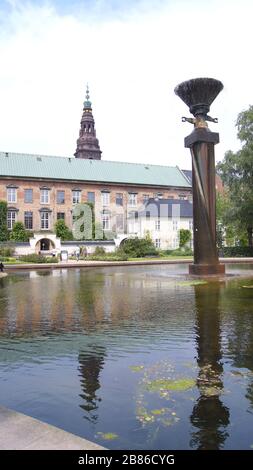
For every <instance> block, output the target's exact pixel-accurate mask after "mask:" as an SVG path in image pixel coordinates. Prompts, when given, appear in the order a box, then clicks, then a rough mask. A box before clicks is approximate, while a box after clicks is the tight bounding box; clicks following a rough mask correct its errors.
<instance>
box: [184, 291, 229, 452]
mask: <svg viewBox="0 0 253 470" xmlns="http://www.w3.org/2000/svg"><path fill="white" fill-rule="evenodd" d="M219 291H220V285H219V284H218V283H213V285H211V286H209V287H208V288H206V286H195V302H196V333H197V334H196V343H197V353H198V357H197V362H198V366H199V375H198V379H197V385H198V388H199V392H200V397H199V399H198V401H197V403H196V404H195V406H194V408H193V411H192V415H191V423H192V424H193V426H194V428H197V429H196V430H194V431H193V432H192V440H191V446H192V447H194V448H197V449H220V448H222V447H223V445H224V442H225V440H226V438H227V436H228V433H227V431H226V427H227V425H228V424H229V410H228V408H227V407H226V406H225V405H224V404H223V403H222V401H221V398H220V394H221V392H222V389H223V383H222V372H223V367H222V362H221V359H222V354H221V337H220V311H219V296H220V292H219Z"/></svg>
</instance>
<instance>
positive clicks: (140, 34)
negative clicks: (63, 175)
mask: <svg viewBox="0 0 253 470" xmlns="http://www.w3.org/2000/svg"><path fill="white" fill-rule="evenodd" d="M252 18H253V2H252V0H240V2H238V0H207V1H206V0H202V1H199V0H188V1H187V0H122V1H120V0H72V1H71V0H68V1H67V0H65V1H64V0H47V1H44V0H34V1H26V0H0V150H1V151H8V152H19V153H36V154H44V155H59V156H61V155H62V156H73V154H74V152H75V149H76V139H77V137H78V133H79V127H80V120H81V115H82V105H83V101H84V99H85V89H86V83H89V87H90V96H91V101H92V107H93V115H94V118H95V123H96V130H97V137H98V139H99V142H100V147H101V150H102V152H103V154H102V158H103V159H105V160H116V161H128V162H136V163H150V164H152V163H153V164H161V165H178V166H179V167H181V168H186V169H187V168H188V169H189V168H190V166H191V158H190V152H189V149H185V148H184V137H185V136H186V135H188V134H189V133H190V132H191V131H192V125H191V124H189V123H183V122H181V117H182V116H190V113H189V110H188V109H187V106H186V105H185V104H184V103H183V102H182V101H181V100H180V99H179V98H178V97H177V96H176V95H175V94H174V88H175V86H176V85H177V84H178V83H180V82H182V81H184V80H188V79H190V78H196V77H212V78H217V79H219V80H221V81H222V82H223V84H224V90H223V91H222V92H221V93H220V95H219V96H218V97H217V98H216V100H215V102H214V103H213V105H212V107H211V111H210V115H211V116H213V117H218V119H219V122H218V124H213V123H210V125H209V127H210V128H211V130H213V131H216V132H219V133H220V144H218V145H217V146H216V160H217V161H219V160H221V159H222V158H223V156H224V153H225V152H226V151H227V150H229V149H231V150H238V149H239V148H240V142H239V141H238V140H237V138H236V127H235V122H236V118H237V115H238V113H239V112H241V111H243V110H245V109H247V108H248V107H249V105H251V104H253V103H252V101H253V100H252V84H253V61H252Z"/></svg>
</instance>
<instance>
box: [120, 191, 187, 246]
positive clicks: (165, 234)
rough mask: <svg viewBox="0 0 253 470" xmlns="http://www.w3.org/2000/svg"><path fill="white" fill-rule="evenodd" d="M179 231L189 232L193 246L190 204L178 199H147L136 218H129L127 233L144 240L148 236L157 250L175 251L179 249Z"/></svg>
mask: <svg viewBox="0 0 253 470" xmlns="http://www.w3.org/2000/svg"><path fill="white" fill-rule="evenodd" d="M181 229H184V230H189V231H190V232H191V242H190V243H189V247H191V248H192V246H193V244H192V242H193V206H192V202H191V201H188V200H180V199H174V200H173V199H157V198H155V199H149V200H148V201H147V203H146V204H145V207H144V208H143V210H141V211H140V212H139V214H138V217H137V218H136V217H135V216H134V214H133V215H132V217H130V218H129V223H128V233H129V234H130V235H132V236H137V237H139V238H144V237H146V236H147V234H149V235H150V236H151V237H152V240H153V242H154V245H155V247H156V248H158V249H162V250H166V249H171V250H175V249H177V248H178V247H179V241H180V240H179V238H180V237H179V232H180V230H181Z"/></svg>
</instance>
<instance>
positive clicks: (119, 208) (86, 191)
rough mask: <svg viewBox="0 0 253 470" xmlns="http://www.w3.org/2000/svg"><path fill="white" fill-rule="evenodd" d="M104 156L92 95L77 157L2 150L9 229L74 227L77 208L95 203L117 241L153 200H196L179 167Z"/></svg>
mask: <svg viewBox="0 0 253 470" xmlns="http://www.w3.org/2000/svg"><path fill="white" fill-rule="evenodd" d="M101 153H102V152H101V150H100V147H99V142H98V139H97V138H96V132H95V122H94V118H93V114H92V107H91V102H90V100H89V93H88V91H87V94H86V100H85V102H84V108H83V115H82V120H81V128H80V132H79V138H78V140H77V148H76V152H75V157H51V156H43V155H28V154H18V153H10V152H0V200H4V201H7V204H8V219H7V223H8V228H9V230H11V229H12V228H13V225H14V223H15V222H17V221H21V222H23V223H24V225H25V228H26V229H27V230H31V231H33V232H36V233H38V232H41V233H42V234H43V233H44V234H45V233H47V232H52V231H53V230H54V226H55V223H56V221H57V220H59V219H64V220H65V222H66V225H67V226H68V227H69V228H70V229H72V225H73V208H74V207H75V205H76V204H78V203H87V202H90V203H92V204H93V206H94V212H95V219H96V221H97V222H99V223H100V224H101V226H102V228H103V230H104V232H105V233H106V232H108V233H109V232H112V233H113V236H115V237H117V236H118V235H122V234H127V233H128V232H129V228H128V219H129V217H130V218H131V216H132V214H133V213H135V217H138V213H139V212H140V211H141V210H142V206H143V204H145V203H146V202H147V201H148V200H149V199H150V198H155V199H158V200H162V199H166V200H167V199H170V200H172V199H174V200H177V199H178V200H189V201H190V200H191V197H192V195H191V194H192V192H191V184H190V182H189V180H188V179H187V177H186V176H185V174H184V173H183V172H182V171H181V170H180V169H179V168H178V167H177V166H175V167H172V166H171V167H169V166H161V165H150V164H138V163H136V164H135V163H124V162H112V161H105V160H104V161H103V160H101ZM138 233H139V232H138ZM140 234H142V232H140ZM141 236H142V235H141Z"/></svg>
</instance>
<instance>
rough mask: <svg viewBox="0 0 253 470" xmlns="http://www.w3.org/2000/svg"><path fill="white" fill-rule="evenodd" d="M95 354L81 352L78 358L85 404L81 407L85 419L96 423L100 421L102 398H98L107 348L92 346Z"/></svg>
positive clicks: (82, 395)
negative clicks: (99, 412)
mask: <svg viewBox="0 0 253 470" xmlns="http://www.w3.org/2000/svg"><path fill="white" fill-rule="evenodd" d="M91 349H92V350H93V352H85V353H84V352H80V353H79V356H78V360H79V371H80V377H81V387H82V391H83V393H82V394H81V395H80V397H81V398H82V399H83V400H84V403H83V404H82V405H80V407H81V408H82V409H83V410H85V411H86V414H85V416H84V417H85V419H88V420H89V421H91V422H92V423H96V421H97V419H98V415H97V411H96V410H97V409H98V404H99V402H100V401H101V398H99V396H98V390H99V389H100V382H99V375H100V372H101V370H102V369H103V366H104V358H105V348H103V347H100V348H99V349H98V348H96V346H95V345H92V348H91Z"/></svg>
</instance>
